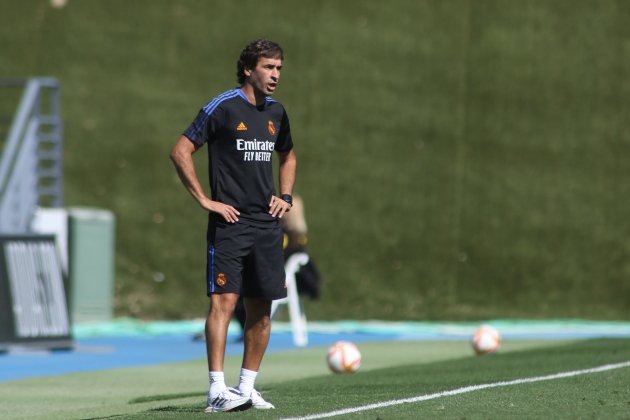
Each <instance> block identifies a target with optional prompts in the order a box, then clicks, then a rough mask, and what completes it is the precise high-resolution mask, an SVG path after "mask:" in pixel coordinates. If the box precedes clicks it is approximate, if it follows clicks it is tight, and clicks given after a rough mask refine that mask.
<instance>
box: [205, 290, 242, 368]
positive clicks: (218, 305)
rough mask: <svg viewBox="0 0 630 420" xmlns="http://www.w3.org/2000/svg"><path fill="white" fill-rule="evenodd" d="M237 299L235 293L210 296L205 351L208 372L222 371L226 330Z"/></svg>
mask: <svg viewBox="0 0 630 420" xmlns="http://www.w3.org/2000/svg"><path fill="white" fill-rule="evenodd" d="M237 300H238V295H237V294H235V293H222V294H214V295H211V296H210V309H209V310H208V318H207V319H206V352H207V355H208V371H209V372H213V371H215V372H223V361H224V359H225V343H226V341H227V331H228V326H229V325H230V319H231V318H232V314H233V313H234V308H235V307H236V301H237Z"/></svg>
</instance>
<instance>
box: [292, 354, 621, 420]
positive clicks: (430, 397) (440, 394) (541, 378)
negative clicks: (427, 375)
mask: <svg viewBox="0 0 630 420" xmlns="http://www.w3.org/2000/svg"><path fill="white" fill-rule="evenodd" d="M624 367H630V361H627V362H622V363H614V364H610V365H603V366H598V367H594V368H591V369H583V370H574V371H571V372H560V373H556V374H553V375H547V376H534V377H531V378H522V379H514V380H512V381H501V382H494V383H489V384H481V385H471V386H465V387H463V388H457V389H453V390H450V391H442V392H436V393H435V394H426V395H420V396H417V397H412V398H404V399H401V400H390V401H383V402H380V403H375V404H369V405H365V406H363V407H351V408H344V409H342V410H336V411H330V412H328V413H319V414H311V415H308V416H303V417H289V418H285V419H283V420H311V419H323V418H326V417H335V416H342V415H344V414H353V413H358V412H361V411H368V410H375V409H378V408H384V407H390V406H392V405H400V404H407V403H415V402H420V401H427V400H433V399H436V398H440V397H449V396H451V395H458V394H465V393H467V392H473V391H479V390H481V389H488V388H498V387H503V386H510V385H519V384H526V383H531V382H541V381H551V380H553V379H562V378H570V377H572V376H579V375H586V374H589V373H599V372H605V371H607V370H613V369H621V368H624Z"/></svg>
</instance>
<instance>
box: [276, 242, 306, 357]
mask: <svg viewBox="0 0 630 420" xmlns="http://www.w3.org/2000/svg"><path fill="white" fill-rule="evenodd" d="M307 263H308V255H307V254H305V253H303V252H298V253H295V254H293V255H291V256H290V257H289V258H288V259H287V261H286V263H285V264H284V270H285V271H286V275H287V278H286V283H287V297H286V298H284V299H278V300H274V301H273V304H272V305H271V317H272V318H273V316H274V315H275V314H276V312H277V311H278V308H279V307H280V305H287V306H288V307H289V318H290V320H291V330H292V331H293V343H294V344H295V345H296V346H298V347H304V346H306V345H307V344H308V332H307V330H306V315H305V314H304V310H303V308H302V305H301V303H300V296H299V295H298V289H297V282H296V280H295V275H296V274H297V272H298V271H300V268H301V267H302V266H303V265H306V264H307Z"/></svg>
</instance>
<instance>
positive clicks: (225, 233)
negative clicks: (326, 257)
mask: <svg viewBox="0 0 630 420" xmlns="http://www.w3.org/2000/svg"><path fill="white" fill-rule="evenodd" d="M207 238H208V262H207V283H208V296H210V295H211V294H215V293H236V294H239V295H241V296H243V297H250V298H260V299H267V300H274V299H282V298H285V297H286V296H287V289H286V283H285V272H284V255H283V249H282V240H283V234H282V229H281V228H280V226H273V227H269V228H261V227H257V226H250V225H246V224H244V223H235V224H230V223H225V222H220V221H219V222H210V223H209V224H208V236H207Z"/></svg>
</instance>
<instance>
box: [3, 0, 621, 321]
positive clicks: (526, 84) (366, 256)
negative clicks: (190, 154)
mask: <svg viewBox="0 0 630 420" xmlns="http://www.w3.org/2000/svg"><path fill="white" fill-rule="evenodd" d="M0 3H2V6H1V8H2V13H1V14H0V37H1V39H2V45H3V52H2V54H0V72H1V75H2V76H13V77H15V76H18V77H22V76H30V75H50V76H54V77H57V78H58V79H59V80H60V81H61V86H62V97H63V115H64V120H65V134H66V143H65V144H66V150H65V169H66V173H65V176H66V185H65V188H66V204H67V205H90V206H96V207H104V208H108V209H111V210H113V211H114V212H115V214H116V216H117V221H118V225H117V227H118V231H117V236H118V237H117V239H118V243H117V253H116V261H117V266H116V273H117V277H116V297H115V302H116V312H117V314H119V315H133V316H137V317H146V318H182V317H198V316H203V315H204V312H205V308H206V306H207V298H205V296H204V293H205V282H204V266H205V261H204V258H205V252H204V246H205V245H204V240H205V215H204V214H203V212H202V211H201V210H200V209H198V208H197V206H196V204H195V203H194V201H193V200H192V199H191V198H190V197H189V196H188V195H187V193H186V192H185V190H184V189H183V187H182V186H181V185H180V184H179V181H178V179H177V177H176V175H175V172H174V170H173V169H172V167H171V164H170V162H169V160H168V152H169V150H170V147H171V146H172V145H173V144H174V142H175V140H176V139H177V137H178V136H179V134H180V133H181V131H183V129H184V128H185V127H186V126H187V125H188V124H189V122H190V121H191V120H192V118H193V117H194V115H195V114H196V112H197V109H198V108H199V107H200V106H202V105H203V104H204V103H205V102H206V101H207V100H209V99H210V98H212V97H213V96H214V95H216V94H217V93H219V92H222V91H224V90H226V89H228V88H230V87H232V86H234V85H235V83H236V81H235V63H236V59H237V55H238V53H239V52H240V50H241V48H242V47H243V46H244V45H245V44H246V43H247V42H248V41H249V40H251V39H253V38H255V37H259V36H266V37H269V38H272V39H275V40H278V41H280V42H281V44H282V45H283V47H284V48H285V52H286V60H285V66H284V68H285V69H284V72H283V76H282V81H281V84H280V87H279V90H278V93H277V98H278V99H279V100H280V101H282V102H283V103H284V104H285V105H286V107H287V109H288V111H289V115H290V117H291V123H292V129H293V133H294V137H295V142H296V144H297V145H296V151H297V154H298V159H299V162H298V166H299V169H298V172H299V175H298V184H297V188H296V192H297V193H299V194H300V195H302V196H303V198H304V201H305V204H306V215H307V220H308V224H309V236H310V242H309V248H310V251H311V254H312V256H313V258H314V259H315V260H316V262H317V263H318V265H319V268H320V270H321V272H322V274H323V276H324V284H323V296H322V299H321V300H320V301H317V302H307V311H308V316H309V318H311V319H336V318H355V319H369V318H380V319H415V320H420V319H479V318H490V317H502V318H509V317H528V318H543V317H582V318H596V319H616V318H618V319H628V316H629V315H628V314H629V313H630V312H629V309H630V281H629V280H628V279H629V278H630V260H629V259H628V258H627V255H628V253H629V252H630V240H629V239H628V238H629V237H630V226H629V224H628V223H627V222H626V220H625V219H626V217H628V215H630V199H629V198H628V197H630V194H629V193H630V182H628V175H629V172H630V164H628V163H627V160H628V158H627V156H628V155H629V153H630V137H629V136H630V135H629V131H628V123H627V120H628V115H630V82H629V80H630V78H629V75H630V3H629V2H624V1H614V0H592V1H585V0H582V1H567V0H554V1H546V0H540V1H532V0H524V1H504V0H494V1H487V0H475V1H472V0H471V1H464V0H440V1H428V0H427V1H417V0H409V1H403V0H394V1H391V2H376V1H373V2H369V1H358V0H348V1H343V2H340V1H334V0H325V1H317V2H315V1H313V2H300V6H299V7H298V6H297V5H296V4H295V2H293V1H289V0H281V1H275V2H272V3H270V2H257V1H253V0H247V1H228V0H220V1H219V0H213V1H202V0H195V1H193V0H180V1H166V0H139V1H133V2H131V1H126V0H108V1H105V0H99V1H96V0H95V1H74V0H69V2H68V4H67V6H66V7H65V8H63V9H54V8H52V7H50V6H49V2H48V1H45V0H39V1H35V0H30V1H21V2H14V1H10V0H0ZM204 157H205V151H204V152H203V153H200V156H199V159H198V164H199V167H200V171H201V172H203V170H204V169H203V168H205V162H204ZM204 178H205V176H204ZM162 279H163V281H160V280H162Z"/></svg>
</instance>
